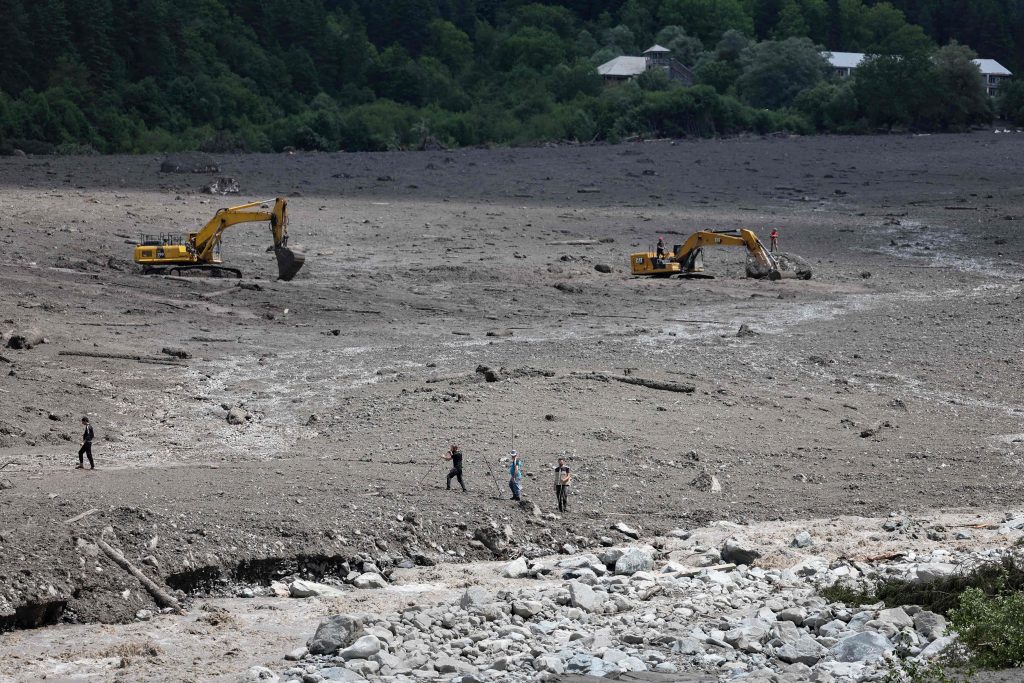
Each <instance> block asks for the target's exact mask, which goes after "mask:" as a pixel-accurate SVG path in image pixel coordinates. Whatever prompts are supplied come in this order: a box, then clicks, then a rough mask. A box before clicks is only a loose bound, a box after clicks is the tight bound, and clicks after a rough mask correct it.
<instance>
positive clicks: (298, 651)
mask: <svg viewBox="0 0 1024 683" xmlns="http://www.w3.org/2000/svg"><path fill="white" fill-rule="evenodd" d="M307 654H309V648H305V647H297V648H295V649H294V650H292V651H291V652H289V653H288V654H286V655H285V656H284V658H285V659H287V660H288V661H289V662H297V661H299V660H300V659H302V658H303V657H305V656H306V655H307Z"/></svg>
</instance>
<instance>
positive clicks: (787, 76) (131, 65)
mask: <svg viewBox="0 0 1024 683" xmlns="http://www.w3.org/2000/svg"><path fill="white" fill-rule="evenodd" d="M0 26H3V27H4V37H5V48H6V49H5V56H4V59H3V60H0V151H7V152H10V151H12V150H14V149H21V150H22V151H25V152H35V153H47V152H62V153H76V152H77V153H88V152H92V151H96V152H102V153H112V152H138V153H142V152H155V151H166V150H176V149H195V148H199V149H206V150H209V151H219V152H229V151H273V150H282V149H285V148H290V147H291V148H298V149H308V150H327V151H334V150H386V149H396V148H414V147H418V146H423V145H428V144H435V143H436V144H443V145H461V146H464V145H477V144H486V143H498V144H529V143H534V142H539V141H545V140H579V141H590V140H610V141H615V140H621V139H623V138H627V137H630V136H638V135H639V136H683V135H696V136H711V135H725V134H732V133H736V132H741V131H756V132H770V131H792V132H798V133H811V132H815V131H837V132H851V133H852V132H870V131H873V130H877V129H879V128H886V129H891V128H894V127H896V128H913V129H921V130H962V129H964V128H967V127H969V126H972V125H975V124H978V123H985V122H988V121H990V120H991V119H992V117H993V115H995V114H997V113H999V114H1002V115H1004V116H1007V117H1008V118H1010V119H1012V120H1014V121H1018V122H1022V123H1024V79H1022V81H1021V83H1019V84H1016V83H1015V84H1012V85H1011V86H1009V87H1007V88H1006V89H1005V95H1004V96H1003V97H1002V98H1001V99H1000V100H999V101H998V102H997V103H995V104H993V103H992V102H991V101H990V100H989V98H988V97H987V96H986V95H985V92H984V87H983V85H982V82H981V78H980V74H979V73H978V71H977V69H976V68H974V67H973V65H972V64H971V63H970V59H971V58H972V57H973V56H974V55H975V53H974V52H973V51H972V48H974V49H977V50H978V51H980V52H981V54H982V56H985V57H991V58H995V59H998V60H999V61H1000V62H1002V63H1003V64H1004V65H1006V66H1007V67H1009V68H1010V69H1011V70H1013V69H1018V68H1021V67H1022V66H1024V65H1022V64H1020V63H1019V53H1020V50H1019V48H1018V46H1024V4H1022V3H1020V2H1018V1H1017V0H969V1H968V0H904V1H901V0H894V1H893V2H872V1H870V0H626V1H625V2H622V1H612V0H567V1H563V2H557V3H556V2H523V1H517V0H508V1H499V0H0ZM655 42H657V43H659V44H662V45H664V46H665V47H668V48H669V49H671V50H672V51H673V54H674V55H675V57H676V58H677V59H679V61H681V62H683V63H684V64H686V65H688V66H690V67H692V69H693V71H694V73H695V75H696V83H695V84H694V85H693V86H692V87H678V86H677V85H676V84H674V83H672V82H670V81H668V80H667V79H666V78H664V77H663V76H662V75H661V74H659V73H657V72H650V73H647V74H644V75H643V76H642V77H640V78H638V79H635V80H634V81H631V82H629V83H627V84H624V85H621V86H612V87H605V86H604V85H603V84H602V82H601V79H600V77H599V76H598V75H597V73H596V70H595V67H596V65H598V64H600V63H602V62H604V61H606V60H608V59H611V58H613V57H615V56H618V55H622V54H633V55H637V54H640V52H641V51H642V50H643V49H644V48H645V47H647V46H649V45H651V44H653V43H655ZM968 46H970V47H968ZM826 49H828V50H843V51H860V52H868V53H873V56H872V57H871V58H870V59H869V60H868V61H867V62H866V63H865V64H864V65H862V66H861V68H859V69H858V70H857V71H856V72H855V75H854V76H853V77H852V78H850V79H845V80H840V79H837V78H836V77H834V76H833V75H832V74H831V70H830V69H829V67H828V64H827V62H826V61H825V60H824V59H823V58H822V56H821V55H820V51H821V50H826Z"/></svg>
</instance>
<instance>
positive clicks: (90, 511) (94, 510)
mask: <svg viewBox="0 0 1024 683" xmlns="http://www.w3.org/2000/svg"><path fill="white" fill-rule="evenodd" d="M99 511H100V509H99V508H89V509H88V510H86V511H85V512H82V513H79V514H77V515H75V516H74V517H72V518H71V519H65V520H64V523H65V524H74V523H75V522H77V521H80V520H83V519H85V518H86V517H88V516H89V515H92V514H95V513H97V512H99Z"/></svg>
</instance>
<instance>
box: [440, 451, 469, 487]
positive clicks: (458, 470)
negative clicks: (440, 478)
mask: <svg viewBox="0 0 1024 683" xmlns="http://www.w3.org/2000/svg"><path fill="white" fill-rule="evenodd" d="M444 459H445V460H451V461H452V468H451V469H450V470H448V478H447V479H446V480H445V483H446V484H447V489H448V490H449V491H451V490H452V479H453V478H454V479H456V480H458V482H459V486H461V487H462V492H463V493H465V492H466V482H464V481H462V451H460V450H459V447H458V446H457V445H455V444H452V447H451V450H449V451H448V452H447V453H445V454H444Z"/></svg>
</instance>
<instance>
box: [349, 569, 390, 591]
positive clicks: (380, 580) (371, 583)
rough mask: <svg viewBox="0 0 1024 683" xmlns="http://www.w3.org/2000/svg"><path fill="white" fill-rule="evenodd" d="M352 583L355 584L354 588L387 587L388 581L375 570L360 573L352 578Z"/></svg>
mask: <svg viewBox="0 0 1024 683" xmlns="http://www.w3.org/2000/svg"><path fill="white" fill-rule="evenodd" d="M352 585H353V586H355V587H356V588H364V589H365V588H387V587H388V582H387V580H386V579H385V578H384V577H383V576H381V575H380V574H377V573H376V572H367V573H365V574H360V575H359V576H357V577H356V578H354V579H353V580H352Z"/></svg>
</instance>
